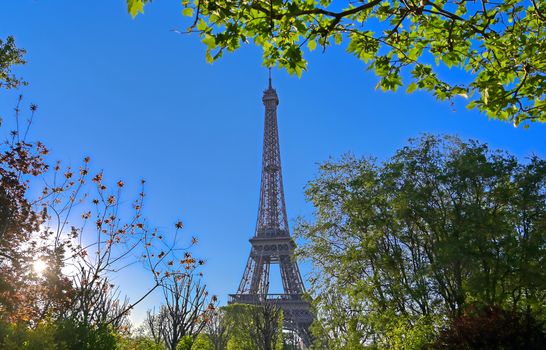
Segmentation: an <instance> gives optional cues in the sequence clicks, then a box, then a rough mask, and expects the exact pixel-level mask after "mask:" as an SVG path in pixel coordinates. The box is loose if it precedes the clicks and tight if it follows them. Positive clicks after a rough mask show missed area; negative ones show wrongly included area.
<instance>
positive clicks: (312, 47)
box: [307, 40, 317, 51]
mask: <svg viewBox="0 0 546 350" xmlns="http://www.w3.org/2000/svg"><path fill="white" fill-rule="evenodd" d="M307 48H308V49H309V51H314V50H315V49H316V48H317V42H316V41H315V40H309V41H308V42H307Z"/></svg>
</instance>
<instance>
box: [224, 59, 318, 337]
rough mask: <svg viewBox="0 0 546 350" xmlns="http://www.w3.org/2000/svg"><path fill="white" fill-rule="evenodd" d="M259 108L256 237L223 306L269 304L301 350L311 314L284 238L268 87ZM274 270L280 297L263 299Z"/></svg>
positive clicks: (273, 103)
mask: <svg viewBox="0 0 546 350" xmlns="http://www.w3.org/2000/svg"><path fill="white" fill-rule="evenodd" d="M262 101H263V104H264V106H265V122H264V144H263V154H262V179H261V187H260V203H259V208H258V219H257V222H256V231H255V232H254V236H253V237H252V238H251V239H250V244H251V246H252V249H251V251H250V256H249V258H248V262H247V265H246V268H245V271H244V274H243V278H242V279H241V283H240V284H239V288H238V290H237V294H231V295H230V299H229V303H230V304H231V303H243V304H258V305H259V304H263V303H274V304H275V305H277V306H279V307H280V308H281V309H282V310H283V313H284V328H285V329H288V330H291V331H293V332H295V333H297V334H298V336H299V338H300V339H301V341H302V343H303V345H304V346H309V344H310V341H311V338H310V336H309V326H310V325H311V323H312V322H313V314H312V313H311V307H310V304H309V302H307V301H305V300H304V299H303V293H305V287H304V285H303V281H302V278H301V274H300V271H299V268H298V264H297V263H296V261H295V259H294V250H295V248H296V243H295V242H294V240H293V239H292V237H291V236H290V230H289V227H288V218H287V215H286V205H285V201H284V189H283V181H282V168H281V155H280V146H279V130H278V126H277V105H278V104H279V97H278V96H277V92H276V90H275V89H273V87H272V84H271V68H270V69H269V87H268V89H267V90H265V91H264V93H263V97H262ZM271 264H278V265H279V270H280V272H281V280H282V286H283V294H270V293H269V267H270V265H271Z"/></svg>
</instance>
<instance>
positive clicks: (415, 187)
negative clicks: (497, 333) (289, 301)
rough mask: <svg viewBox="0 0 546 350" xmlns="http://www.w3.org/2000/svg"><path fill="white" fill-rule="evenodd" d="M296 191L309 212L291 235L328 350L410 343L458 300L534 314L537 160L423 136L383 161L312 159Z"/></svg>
mask: <svg viewBox="0 0 546 350" xmlns="http://www.w3.org/2000/svg"><path fill="white" fill-rule="evenodd" d="M307 196H308V198H309V200H310V201H311V202H312V203H313V205H314V206H315V208H316V219H315V222H312V223H305V222H304V223H302V224H301V225H300V226H299V229H298V233H299V235H300V236H301V237H304V238H305V239H306V241H307V244H305V245H304V246H303V247H302V250H303V255H304V256H306V257H308V258H310V259H311V260H312V262H313V263H314V266H315V268H316V274H315V276H314V278H313V279H312V280H311V282H312V287H313V289H314V293H315V295H317V299H316V302H317V307H318V310H319V313H318V315H319V319H320V320H321V323H320V324H319V325H318V326H316V327H317V330H318V331H319V333H322V334H324V335H326V336H327V337H326V338H327V339H325V340H324V341H325V342H326V343H327V344H328V345H329V346H328V348H330V349H335V348H336V347H337V346H345V345H347V344H353V345H355V346H356V344H360V345H361V344H364V343H367V344H376V345H378V346H380V347H389V348H405V349H407V348H420V347H421V346H423V344H425V343H428V342H430V341H431V340H432V338H431V336H434V330H435V329H438V325H441V324H443V323H444V322H445V321H446V320H447V319H450V318H454V317H457V316H459V315H460V314H461V312H462V310H464V308H465V307H466V306H467V305H468V304H469V303H478V304H481V305H499V306H501V307H504V308H506V309H510V310H518V309H519V310H526V311H529V312H530V313H531V314H533V315H534V317H537V318H538V319H539V320H544V319H545V317H546V308H545V305H546V304H545V301H546V268H545V267H546V266H545V262H546V247H545V245H544V242H545V241H546V161H545V160H542V159H539V158H537V157H531V158H530V159H528V160H527V161H525V162H520V161H518V159H517V158H516V157H514V156H512V155H510V154H507V153H505V152H501V151H493V150H490V149H489V148H488V147H487V145H485V144H482V143H479V142H476V141H468V142H464V141H462V140H460V139H458V138H455V137H434V136H424V137H422V138H421V139H417V140H411V141H410V144H409V145H408V146H406V147H404V148H402V149H400V150H399V151H398V152H397V153H396V154H395V155H394V156H393V157H392V158H390V159H389V160H387V161H386V162H384V163H382V164H379V163H378V162H376V161H375V160H372V159H356V158H354V157H352V156H346V157H344V158H343V159H342V160H340V161H339V162H327V163H324V164H322V165H321V167H320V175H319V177H318V178H317V179H315V180H314V181H312V182H311V183H310V184H309V187H308V188H307ZM332 334H335V335H336V336H335V337H333V338H332V337H330V335H332ZM404 344H405V345H404ZM410 344H413V345H410ZM404 346H405V347H404ZM354 348H356V349H358V348H359V347H354Z"/></svg>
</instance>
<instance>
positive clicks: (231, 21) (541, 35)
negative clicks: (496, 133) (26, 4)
mask: <svg viewBox="0 0 546 350" xmlns="http://www.w3.org/2000/svg"><path fill="white" fill-rule="evenodd" d="M147 2H151V0H127V4H128V9H129V11H130V13H131V14H132V15H133V16H135V15H136V14H137V13H139V12H143V7H144V4H145V3H147ZM182 13H183V14H184V15H186V16H189V17H192V21H191V25H190V26H189V28H188V30H187V31H188V32H190V33H197V34H198V35H199V36H200V37H201V38H202V41H203V43H204V44H205V45H206V46H207V53H206V57H207V61H209V62H212V61H214V60H216V59H218V58H219V57H221V56H222V53H223V52H224V51H226V50H227V51H233V50H236V49H237V48H239V47H240V46H241V45H242V44H247V43H249V42H252V43H254V44H255V45H258V46H260V47H261V48H262V49H263V62H264V65H266V66H269V67H271V66H274V65H278V66H279V67H281V68H285V69H287V70H288V72H290V73H291V74H292V73H295V74H297V75H298V76H299V75H301V74H302V71H304V70H305V69H306V68H307V61H306V60H305V58H304V49H305V48H306V50H307V51H313V50H315V49H316V48H317V47H318V46H320V47H322V49H323V50H326V48H327V47H328V46H330V45H333V44H336V45H339V44H342V43H345V45H346V48H347V51H348V52H349V53H351V54H353V55H355V56H356V57H358V58H359V59H360V60H362V61H363V62H364V63H365V64H366V65H367V67H368V69H370V70H372V71H373V72H375V74H376V75H377V76H378V77H379V82H378V85H377V86H378V87H379V88H381V89H383V90H396V89H398V87H400V86H403V85H406V86H407V91H408V92H412V91H414V90H416V89H420V90H425V91H429V92H431V93H432V94H433V95H434V96H435V97H436V98H437V99H439V100H446V99H452V98H455V97H456V96H461V97H463V98H465V99H467V101H468V103H467V107H468V108H470V109H474V108H476V109H478V110H479V111H481V112H484V113H485V114H487V116H488V117H490V118H497V119H500V120H506V121H511V122H513V123H514V124H515V125H518V124H519V123H521V122H523V121H531V122H535V121H541V122H544V121H546V102H545V97H546V35H545V34H546V1H545V0H530V1H529V0H519V1H518V0H509V1H500V2H490V1H487V0H479V1H466V0H462V1H458V0H419V1H417V0H366V1H362V0H359V1H347V0H346V1H331V0H291V1H280V0H261V1H241V0H214V1H210V0H192V1H190V0H183V1H182ZM446 68H449V69H456V72H457V74H446ZM404 81H405V82H404ZM527 125H528V124H527Z"/></svg>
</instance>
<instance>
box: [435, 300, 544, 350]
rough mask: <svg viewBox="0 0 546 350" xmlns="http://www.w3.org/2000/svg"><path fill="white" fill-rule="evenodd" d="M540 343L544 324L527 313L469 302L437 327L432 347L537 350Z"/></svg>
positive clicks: (456, 349) (460, 349) (458, 349)
mask: <svg viewBox="0 0 546 350" xmlns="http://www.w3.org/2000/svg"><path fill="white" fill-rule="evenodd" d="M544 344H546V332H545V329H544V325H543V324H540V323H539V322H537V321H536V319H535V318H534V317H533V316H532V315H531V314H530V313H522V312H519V311H508V310H504V309H502V308H501V307H499V306H494V305H493V306H491V305H488V306H476V305H471V306H470V307H467V308H466V309H465V311H464V313H463V314H462V315H461V316H459V317H456V318H455V319H453V320H452V321H451V323H450V324H449V326H448V327H447V328H446V329H444V330H443V331H441V333H440V335H439V337H438V339H437V341H436V343H435V345H434V348H435V349H444V350H451V349H453V350H464V349H496V350H508V349H510V350H517V349H522V350H523V349H525V350H533V349H537V350H538V349H544Z"/></svg>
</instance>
